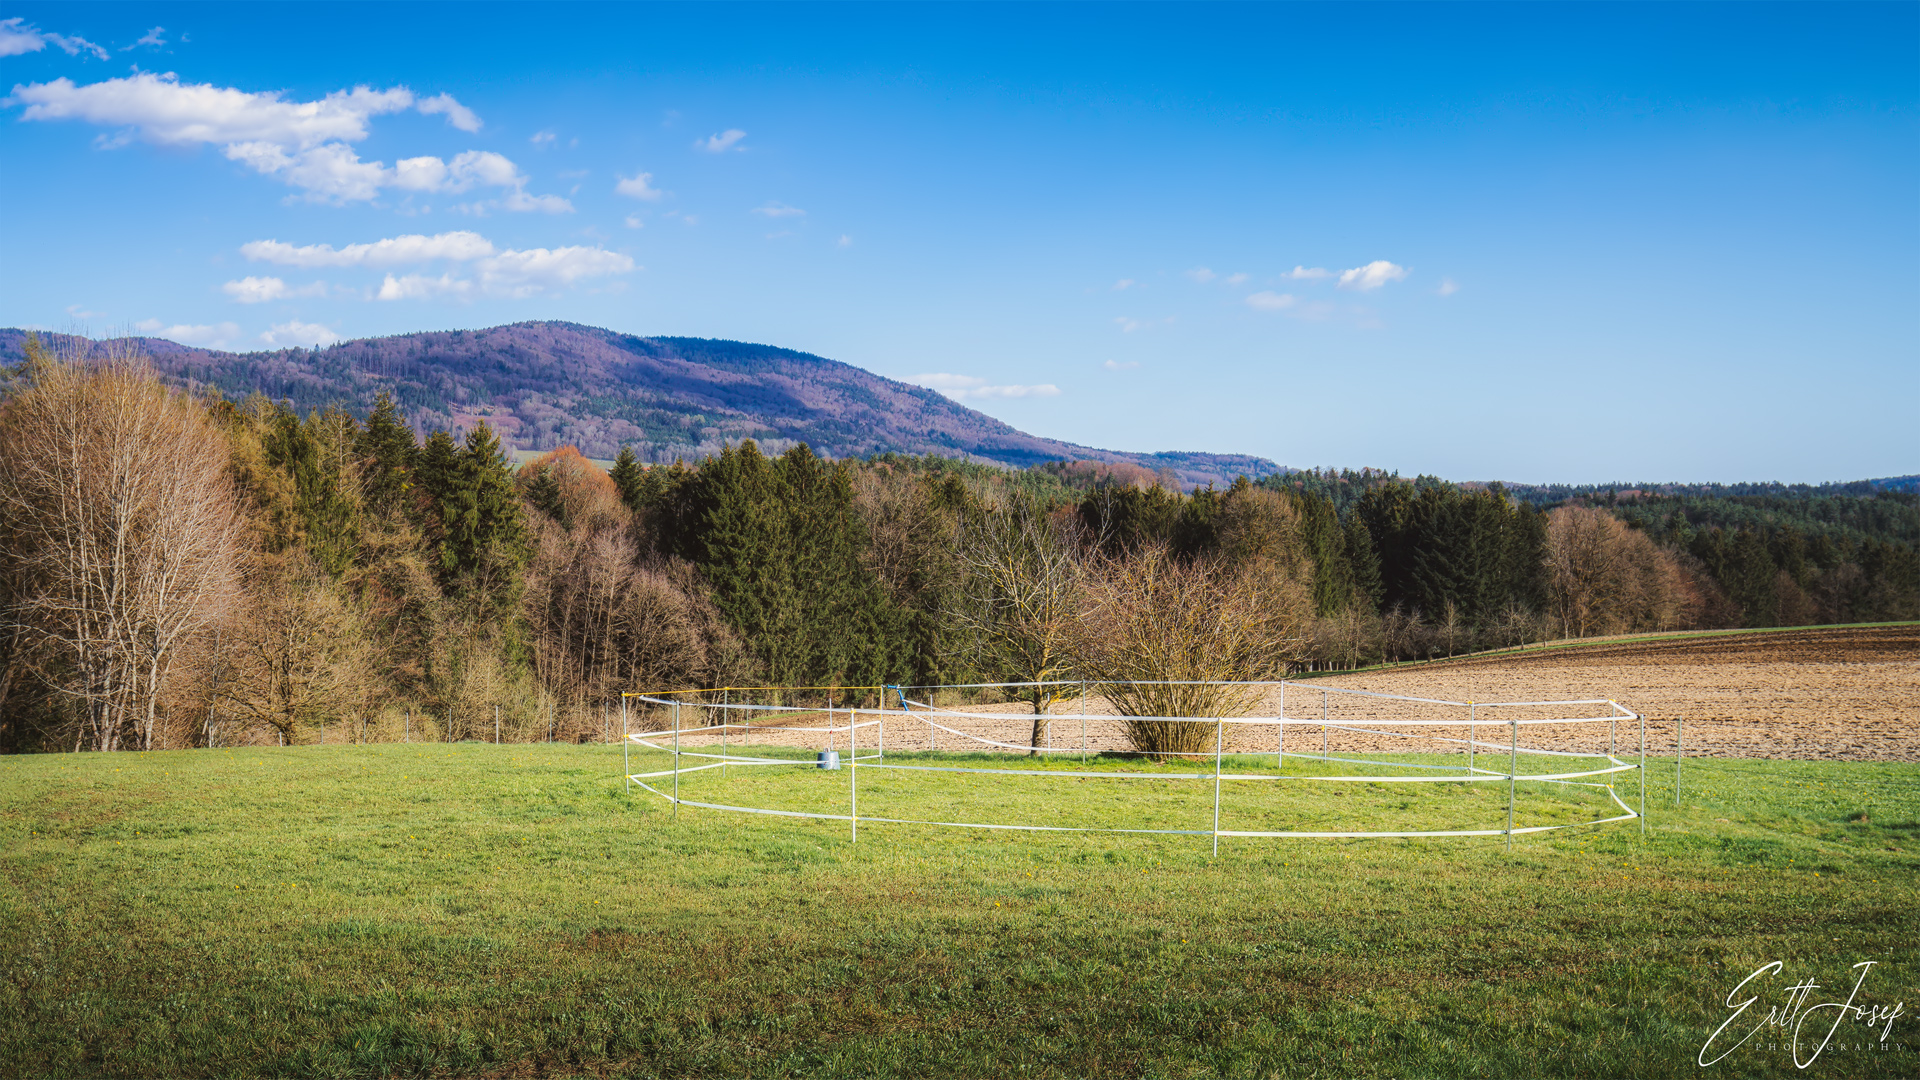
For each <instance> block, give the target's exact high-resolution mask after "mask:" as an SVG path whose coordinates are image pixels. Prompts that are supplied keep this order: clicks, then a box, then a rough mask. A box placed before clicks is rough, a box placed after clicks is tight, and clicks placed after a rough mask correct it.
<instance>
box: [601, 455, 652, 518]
mask: <svg viewBox="0 0 1920 1080" xmlns="http://www.w3.org/2000/svg"><path fill="white" fill-rule="evenodd" d="M646 472H647V470H645V469H642V468H641V467H640V459H639V458H636V457H634V456H633V447H631V446H622V447H621V448H620V456H619V457H617V458H615V459H614V460H613V471H612V472H610V473H608V474H607V475H608V476H609V477H610V478H611V479H612V480H613V486H614V488H615V489H616V490H617V491H619V492H620V501H621V502H623V503H626V504H627V509H629V510H638V509H640V503H641V496H642V494H643V489H642V481H643V479H644V477H645V475H646Z"/></svg>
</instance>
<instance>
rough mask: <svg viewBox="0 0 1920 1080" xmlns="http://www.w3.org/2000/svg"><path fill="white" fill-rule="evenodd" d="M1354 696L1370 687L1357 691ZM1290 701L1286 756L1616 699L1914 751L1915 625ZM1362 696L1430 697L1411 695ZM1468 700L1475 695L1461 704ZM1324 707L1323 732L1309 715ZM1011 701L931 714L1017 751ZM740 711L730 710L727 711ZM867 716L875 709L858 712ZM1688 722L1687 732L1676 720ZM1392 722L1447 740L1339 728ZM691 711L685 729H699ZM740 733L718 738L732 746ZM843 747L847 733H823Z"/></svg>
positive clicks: (1094, 725) (1533, 735) (904, 741)
mask: <svg viewBox="0 0 1920 1080" xmlns="http://www.w3.org/2000/svg"><path fill="white" fill-rule="evenodd" d="M1354 691H1361V692H1367V693H1353V692H1354ZM1285 693H1286V703H1285V715H1286V717H1287V718H1288V720H1287V723H1286V725H1285V730H1284V737H1285V746H1286V750H1287V752H1288V754H1289V755H1291V754H1316V753H1318V752H1320V750H1321V748H1322V746H1325V747H1326V748H1327V749H1328V750H1329V751H1332V752H1334V753H1341V752H1347V753H1352V752H1379V751H1387V750H1401V751H1410V752H1423V751H1424V752H1432V751H1453V752H1464V749H1465V746H1464V742H1462V741H1459V740H1464V739H1465V737H1466V736H1467V735H1468V734H1469V728H1468V725H1467V724H1466V723H1465V722H1464V721H1466V720H1467V719H1468V718H1469V716H1471V718H1472V719H1474V720H1475V721H1477V722H1478V726H1477V727H1475V728H1473V729H1472V735H1473V737H1474V738H1475V739H1476V740H1477V741H1478V742H1479V743H1480V744H1481V747H1480V750H1479V752H1480V753H1494V752H1496V751H1497V749H1498V748H1500V747H1505V746H1506V745H1508V743H1509V742H1510V741H1511V740H1512V738H1513V737H1514V735H1515V734H1516V733H1515V732H1514V731H1513V729H1512V728H1510V727H1508V726H1507V723H1506V721H1508V720H1510V719H1514V720H1523V721H1525V720H1545V719H1549V718H1592V719H1600V718H1606V717H1608V716H1610V715H1612V714H1613V712H1614V710H1613V709H1612V708H1611V707H1610V706H1609V705H1608V704H1606V703H1607V702H1609V701H1617V702H1619V703H1620V705H1621V706H1623V707H1624V708H1625V709H1626V710H1629V711H1631V712H1634V713H1638V714H1643V715H1644V716H1645V717H1646V719H1647V723H1646V739H1647V743H1646V746H1647V752H1648V753H1649V754H1658V755H1671V754H1673V752H1674V740H1675V737H1676V735H1680V736H1681V737H1683V738H1684V741H1685V752H1686V756H1688V757H1749V758H1783V759H1800V760H1813V759H1820V760H1841V761H1920V625H1915V626H1889V627H1853V628H1840V629H1831V630H1798V631H1780V632H1772V633H1751V634H1729V635H1724V636H1713V637H1704V638H1703V637H1670V638H1658V639H1653V640H1640V641H1620V642H1607V643H1601V644H1592V645H1582V646H1577V647H1570V648H1549V649H1542V650H1538V651H1523V652H1517V653H1502V654H1499V655H1497V656H1486V657H1478V658H1472V659H1462V660H1449V661H1440V662H1436V663H1429V664H1415V665H1408V666H1406V667H1401V668H1394V669H1390V670H1383V671H1369V672H1358V673H1354V674H1347V675H1332V676H1319V677H1315V678H1312V679H1301V680H1296V681H1294V682H1291V683H1289V684H1288V686H1287V689H1286V691H1285ZM1369 694H1386V695H1397V696H1400V697H1414V698H1426V699H1438V701H1437V702H1428V703H1419V702H1408V701H1404V700H1393V699H1388V698H1382V697H1374V696H1369ZM1280 698H1281V693H1280V691H1279V690H1278V688H1274V689H1273V690H1271V691H1269V692H1268V693H1267V694H1265V695H1264V696H1263V698H1262V699H1261V700H1260V701H1258V702H1256V703H1255V704H1254V705H1253V706H1252V707H1251V708H1250V709H1249V710H1248V714H1249V715H1252V716H1278V715H1280V714H1281V702H1280ZM1577 699H1593V700H1595V701H1596V702H1597V704H1589V705H1557V706H1553V707H1546V706H1532V707H1514V706H1511V705H1504V704H1499V703H1506V702H1543V701H1552V702H1568V701H1573V700H1577ZM1467 702H1477V703H1479V704H1478V705H1477V706H1476V707H1474V708H1473V709H1472V710H1471V711H1470V710H1469V709H1468V708H1467V706H1466V704H1465V703H1467ZM1323 708H1324V715H1325V717H1326V719H1327V721H1328V724H1327V730H1326V731H1325V732H1324V733H1323V732H1322V725H1321V723H1320V720H1321V717H1322V715H1323ZM1025 711H1026V706H1024V705H1020V704H1000V705H973V706H963V707H959V708H956V709H954V710H953V713H958V714H962V715H952V714H949V715H936V716H935V717H934V719H935V720H937V722H939V723H940V724H942V725H944V726H946V727H949V728H953V729H955V730H958V731H962V732H966V733H967V734H968V735H971V736H975V737H977V738H985V739H993V740H997V741H1000V742H1004V743H1012V744H1017V745H1022V746H1024V745H1025V744H1026V743H1027V741H1028V738H1029V734H1030V731H1031V724H1032V721H1031V719H1030V718H1027V717H1024V716H1022V717H1020V718H1018V719H1012V718H1009V719H996V718H989V717H986V716H981V715H979V714H982V713H1000V714H1019V713H1024V712H1025ZM1082 711H1083V710H1082V708H1081V706H1080V703H1079V702H1078V701H1076V700H1074V699H1071V698H1070V699H1068V700H1066V701H1064V702H1060V703H1058V704H1056V705H1055V706H1054V707H1053V712H1054V713H1055V714H1058V715H1057V716H1056V717H1055V719H1054V720H1053V721H1052V723H1051V725H1050V733H1049V736H1048V738H1047V740H1046V741H1047V742H1048V743H1050V745H1052V746H1054V747H1056V748H1068V747H1071V748H1078V747H1079V746H1081V745H1082V721H1081V720H1080V719H1079V718H1078V715H1079V714H1080V713H1081V712H1082ZM1084 712H1086V713H1087V714H1089V716H1090V719H1088V720H1086V721H1085V725H1084V726H1085V744H1086V746H1087V747H1088V748H1089V749H1090V750H1091V751H1093V752H1099V751H1101V750H1121V749H1126V748H1127V747H1128V742H1127V740H1126V738H1125V735H1124V733H1123V732H1122V730H1121V728H1120V724H1119V722H1118V719H1117V718H1114V717H1112V716H1111V713H1112V710H1111V709H1110V708H1109V707H1108V706H1107V703H1106V702H1105V701H1104V700H1102V699H1101V698H1099V697H1098V696H1097V695H1096V696H1095V697H1094V698H1093V699H1092V700H1091V701H1090V702H1088V703H1087V706H1086V708H1085V709H1084ZM735 719H736V720H737V719H738V717H737V716H736V717H735ZM861 719H862V720H863V721H866V720H870V719H872V716H871V715H863V716H862V717H861ZM1682 719H1684V721H1685V724H1684V729H1682V728H1681V725H1680V724H1679V723H1678V721H1679V720H1682ZM1387 720H1405V721H1428V722H1430V721H1436V720H1446V721H1451V722H1452V723H1449V724H1448V725H1446V726H1438V727H1436V726H1412V725H1410V726H1405V727H1398V728H1391V729H1388V730H1392V731H1397V732H1401V733H1406V734H1417V735H1422V736H1431V737H1434V738H1438V739H1446V740H1455V741H1453V742H1446V743H1434V742H1427V741H1423V740H1416V739H1406V738H1398V737H1395V736H1392V735H1382V734H1369V733H1358V732H1351V731H1341V730H1339V728H1340V726H1341V725H1343V724H1352V725H1361V724H1367V723H1378V722H1381V721H1387ZM696 722H697V721H695V720H694V719H693V717H692V716H688V717H687V718H686V723H687V724H688V725H689V726H692V725H693V724H694V723H696ZM833 723H834V724H835V725H840V726H844V725H845V723H846V714H845V713H837V714H835V716H834V718H833ZM754 724H755V727H756V728H759V729H760V732H764V734H761V733H756V734H754V735H752V736H750V737H749V738H748V740H747V741H748V742H749V743H750V744H751V743H765V742H769V741H771V742H777V743H779V744H781V745H786V746H794V745H817V746H819V747H822V748H824V747H826V746H827V745H828V743H829V736H827V735H825V734H817V733H809V734H802V733H800V732H795V731H789V730H782V731H781V732H780V734H778V735H775V734H773V733H772V732H771V731H769V730H768V729H769V728H781V729H789V728H794V727H824V726H826V724H827V716H826V714H825V713H809V714H802V715H798V716H795V715H793V714H790V713H789V714H784V715H781V716H779V717H778V718H776V717H774V716H768V715H765V714H762V715H760V716H756V717H755V719H754ZM885 727H886V731H885V742H886V745H887V747H889V748H891V749H900V750H925V749H932V748H938V749H941V750H962V749H966V750H988V749H993V748H992V747H989V746H985V745H982V744H981V743H979V742H976V741H974V740H973V739H968V738H964V737H961V736H956V735H953V734H950V733H948V732H941V731H937V730H932V731H930V729H929V726H928V724H927V723H925V722H923V721H921V720H918V719H913V718H909V717H902V716H899V715H897V714H895V715H890V716H888V717H887V718H886V721H885ZM879 734H880V733H879V732H878V731H877V730H875V729H874V728H872V727H867V728H863V729H862V730H861V732H860V743H861V747H862V751H863V753H864V752H868V751H870V750H871V748H872V747H873V745H874V742H875V741H876V740H877V738H878V736H879ZM1517 734H1518V739H1519V744H1520V745H1521V746H1522V747H1535V748H1540V749H1558V750H1577V751H1580V752H1583V753H1584V752H1600V751H1605V750H1608V749H1610V748H1611V749H1613V750H1615V752H1616V753H1620V754H1621V755H1622V756H1623V757H1627V756H1631V755H1637V754H1638V753H1639V749H1640V727H1639V722H1638V721H1637V720H1634V719H1631V718H1623V719H1621V720H1619V721H1618V723H1617V724H1616V723H1614V722H1612V721H1608V720H1604V719H1601V720H1600V722H1597V723H1587V724H1540V725H1522V726H1521V727H1520V728H1519V731H1518V733H1517ZM1281 737H1282V728H1281V726H1280V725H1278V724H1272V723H1259V724H1241V725H1233V726H1229V727H1228V728H1227V729H1226V731H1225V742H1226V749H1227V751H1228V752H1230V753H1232V752H1238V753H1247V752H1254V751H1260V752H1269V753H1270V752H1272V750H1273V749H1274V747H1275V746H1276V744H1277V743H1278V742H1279V740H1280V738H1281ZM740 740H741V736H740V734H739V733H738V732H735V733H734V734H732V735H731V736H730V737H729V741H730V742H733V743H734V744H735V745H736V746H737V745H739V742H740ZM685 741H686V742H687V743H693V744H698V743H705V742H709V741H713V742H717V741H718V739H717V738H712V737H703V736H689V737H688V738H687V739H686V740H685ZM831 742H832V744H833V745H834V746H835V747H837V748H838V749H840V750H842V751H843V752H844V751H845V749H846V746H847V736H846V733H845V732H840V733H837V734H835V735H834V736H832V737H831Z"/></svg>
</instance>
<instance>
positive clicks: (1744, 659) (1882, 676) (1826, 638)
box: [1314, 626, 1920, 761]
mask: <svg viewBox="0 0 1920 1080" xmlns="http://www.w3.org/2000/svg"><path fill="white" fill-rule="evenodd" d="M1320 681H1321V680H1317V679H1316V680H1314V682H1315V683H1318V682H1320ZM1326 681H1327V682H1328V683H1329V685H1333V686H1339V687H1344V688H1351V689H1363V690H1374V691H1379V692H1384V693H1392V694H1413V695H1419V696H1422V697H1428V696H1431V697H1439V698H1450V699H1453V700H1456V701H1464V700H1468V699H1470V698H1471V699H1475V700H1482V701H1487V700H1508V701H1512V700H1524V699H1528V698H1548V697H1551V698H1584V697H1600V698H1611V699H1614V700H1617V701H1619V702H1621V703H1622V704H1624V705H1626V706H1627V707H1629V708H1631V709H1633V710H1634V711H1636V712H1641V713H1645V714H1646V715H1647V717H1648V720H1649V727H1648V738H1649V748H1650V749H1657V750H1658V751H1660V752H1661V753H1665V754H1671V753H1672V752H1673V737H1674V730H1675V725H1674V723H1673V721H1674V719H1675V718H1676V717H1684V718H1685V719H1686V731H1685V738H1686V753H1687V756H1689V757H1694V756H1712V757H1759V758H1794V759H1803V760H1812V759H1822V760H1839V761H1916V760H1920V626H1878V627H1860V628H1842V629H1833V630H1802V631H1781V632H1777V633H1764V634H1731V635H1727V636H1724V637H1708V638H1676V639H1669V640H1655V641H1640V642H1628V643H1622V644H1618V645H1586V646H1581V647H1577V648H1567V649H1547V650H1543V651H1541V652H1539V653H1534V654H1531V655H1528V654H1524V653H1523V654H1519V655H1503V656H1500V657H1492V658H1487V659H1482V660H1458V661H1451V662H1446V663H1439V664H1428V665H1423V666H1420V667H1417V668H1403V669H1401V670H1398V671H1389V672H1379V673H1367V674H1357V675H1344V676H1336V677H1332V678H1329V679H1327V680H1326Z"/></svg>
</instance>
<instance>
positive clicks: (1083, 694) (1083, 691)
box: [1080, 679, 1087, 765]
mask: <svg viewBox="0 0 1920 1080" xmlns="http://www.w3.org/2000/svg"><path fill="white" fill-rule="evenodd" d="M1086 763H1087V683H1086V680H1084V679H1082V680H1081V682H1080V764H1082V765H1085V764H1086Z"/></svg>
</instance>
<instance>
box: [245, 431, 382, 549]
mask: <svg viewBox="0 0 1920 1080" xmlns="http://www.w3.org/2000/svg"><path fill="white" fill-rule="evenodd" d="M325 419H326V421H328V422H336V421H337V420H339V419H340V417H338V415H337V414H336V415H334V416H330V417H327V418H325ZM349 422H351V421H350V419H349ZM322 426H323V423H322V418H321V415H320V414H318V413H316V414H314V415H313V416H309V417H308V418H307V422H306V423H302V422H301V420H300V418H299V417H298V416H297V415H295V414H294V412H293V410H291V409H289V408H286V407H285V406H281V407H280V408H279V409H278V411H277V412H276V413H275V414H274V417H273V422H272V423H271V425H269V427H268V429H267V432H266V437H265V439H263V440H262V449H263V450H265V452H266V459H267V464H268V465H270V466H272V467H274V468H276V469H278V470H280V471H281V472H282V473H284V474H286V475H287V476H288V477H289V478H290V479H292V480H293V487H294V505H293V512H294V514H296V515H297V516H298V519H299V520H298V528H297V530H296V532H297V535H298V536H299V537H300V539H301V540H302V541H303V542H304V544H305V546H306V548H307V550H308V552H310V553H311V554H312V555H313V558H314V561H316V562H318V563H319V564H320V565H321V566H322V567H324V568H325V569H326V571H327V572H328V573H330V574H336V575H337V574H341V573H344V572H346V570H347V568H348V567H349V566H351V565H352V564H353V554H354V549H355V547H356V545H357V543H358V538H359V527H358V526H359V521H358V517H359V515H358V513H357V510H358V508H357V507H356V506H355V505H354V502H353V499H352V498H351V497H350V496H349V494H348V492H347V490H346V489H345V486H344V485H343V484H342V480H343V479H345V478H344V477H342V475H341V467H340V465H341V463H338V462H336V461H330V460H329V457H330V456H331V455H329V454H328V453H326V447H324V446H323V445H322V441H321V439H320V438H318V437H317V435H319V433H320V432H319V429H320V428H321V427H322Z"/></svg>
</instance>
